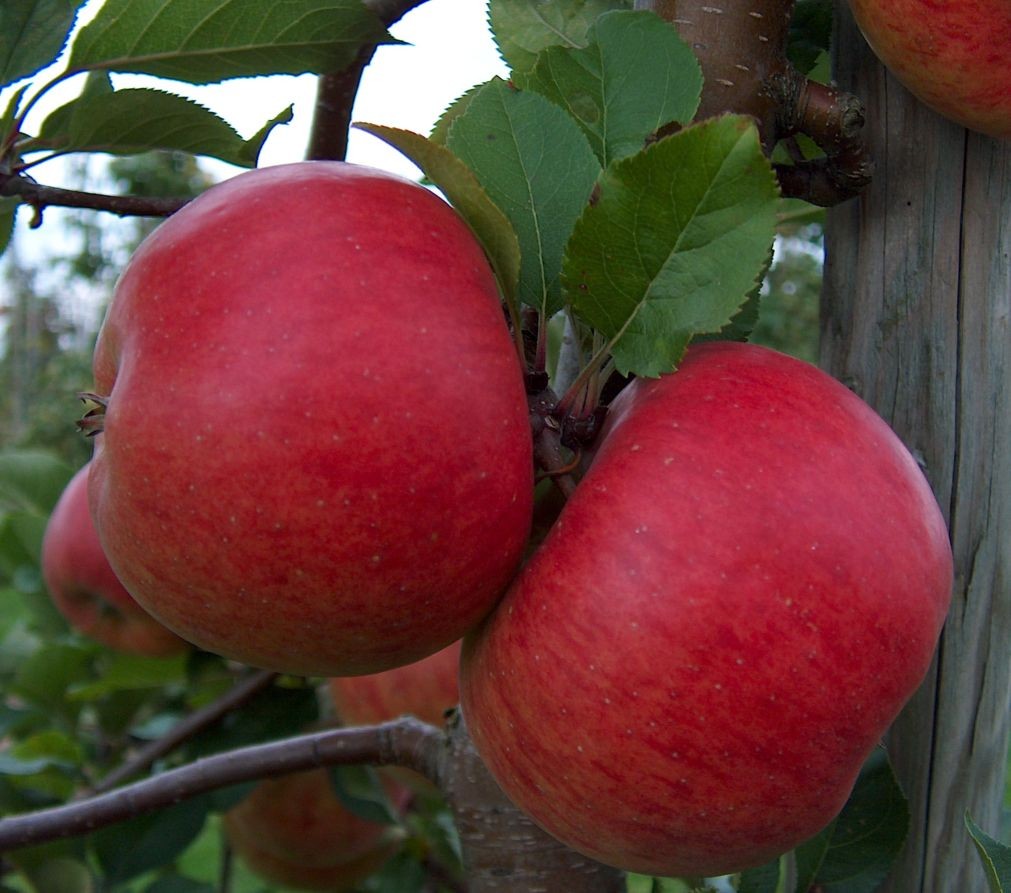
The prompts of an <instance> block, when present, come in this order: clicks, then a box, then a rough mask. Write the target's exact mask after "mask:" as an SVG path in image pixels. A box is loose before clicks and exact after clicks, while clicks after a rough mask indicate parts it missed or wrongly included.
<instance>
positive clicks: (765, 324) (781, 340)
mask: <svg viewBox="0 0 1011 893" xmlns="http://www.w3.org/2000/svg"><path fill="white" fill-rule="evenodd" d="M822 268H823V262H822V255H821V227H819V226H814V227H805V228H802V229H801V230H799V231H798V234H797V235H796V236H792V237H787V238H783V237H780V238H779V239H777V241H776V249H775V256H774V259H773V262H772V266H771V267H770V269H769V272H768V273H767V274H766V277H765V281H764V282H763V284H762V290H761V297H760V300H759V308H758V322H757V323H756V324H755V326H754V329H753V330H752V334H751V337H750V339H749V340H751V341H752V342H754V343H756V344H763V345H765V346H766V347H772V348H775V349H776V350H780V351H782V352H783V353H788V354H791V355H792V356H795V357H798V358H800V359H802V360H807V362H809V363H817V361H818V338H819V329H818V318H819V308H820V303H821V301H820V296H821V283H822Z"/></svg>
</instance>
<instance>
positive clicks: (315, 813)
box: [224, 769, 409, 893]
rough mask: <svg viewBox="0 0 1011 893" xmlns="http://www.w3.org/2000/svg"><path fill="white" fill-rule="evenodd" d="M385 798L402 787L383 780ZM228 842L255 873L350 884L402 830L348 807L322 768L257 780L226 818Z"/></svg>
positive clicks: (373, 866)
mask: <svg viewBox="0 0 1011 893" xmlns="http://www.w3.org/2000/svg"><path fill="white" fill-rule="evenodd" d="M387 787H388V793H389V795H390V799H391V801H392V802H393V803H394V804H395V805H398V806H403V805H404V804H405V803H406V801H407V798H408V796H409V794H408V792H407V791H406V790H405V789H403V788H400V787H399V786H398V785H396V784H395V783H393V782H388V784H387ZM224 828H225V834H226V836H227V837H228V842H229V843H230V844H231V846H232V848H233V849H234V850H235V852H237V853H238V854H239V856H240V857H241V858H242V859H243V861H244V862H245V863H246V864H247V865H248V866H249V867H250V868H251V869H252V870H253V871H254V872H255V873H256V874H258V875H260V877H262V878H265V879H266V880H269V881H272V882H274V883H277V884H283V885H285V886H288V887H294V888H296V889H302V890H326V891H328V893H339V891H343V890H351V889H354V888H355V887H356V885H357V884H359V883H360V882H361V881H363V880H364V879H365V878H367V877H368V876H369V875H370V874H373V873H374V872H375V871H377V870H379V868H381V867H382V865H383V863H384V862H386V860H387V859H389V858H390V856H392V855H393V854H394V853H395V852H396V851H397V849H398V848H399V846H400V841H401V839H402V836H403V835H402V832H401V831H400V829H398V828H396V827H394V826H389V825H381V824H378V823H376V822H370V821H366V820H365V819H362V818H359V817H358V816H356V815H354V813H352V812H350V811H349V810H348V809H347V808H346V807H345V806H344V805H343V804H342V803H341V802H340V800H339V799H338V798H337V796H336V794H334V792H333V790H332V789H331V787H330V780H329V778H328V776H327V771H326V770H325V769H313V770H311V771H309V772H298V773H294V774H292V775H285V776H282V777H280V778H273V779H268V780H266V781H262V782H260V783H259V784H258V785H257V786H256V787H255V788H253V790H252V792H251V793H250V794H249V796H247V797H246V798H245V799H244V800H243V801H242V802H240V803H239V804H238V805H237V806H234V807H232V809H230V810H229V811H228V812H227V813H225V817H224Z"/></svg>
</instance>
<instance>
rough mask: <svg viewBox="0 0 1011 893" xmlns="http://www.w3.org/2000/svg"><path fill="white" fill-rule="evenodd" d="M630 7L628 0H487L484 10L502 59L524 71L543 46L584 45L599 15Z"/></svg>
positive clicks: (530, 65) (531, 64)
mask: <svg viewBox="0 0 1011 893" xmlns="http://www.w3.org/2000/svg"><path fill="white" fill-rule="evenodd" d="M631 6H632V3H631V0H552V2H550V3H546V2H543V0H540V2H534V3H532V2H530V0H491V2H490V3H489V10H488V12H489V20H490V22H491V28H492V32H493V33H494V35H495V43H496V44H498V48H499V52H500V53H501V54H502V58H503V59H505V61H506V62H507V63H508V64H509V66H510V67H511V68H512V69H514V70H515V71H525V70H527V69H529V68H531V67H533V64H534V60H535V59H536V58H537V54H538V53H539V52H540V51H541V50H543V49H545V48H546V47H550V46H564V47H582V46H586V32H587V31H589V29H590V26H592V25H593V23H594V22H595V21H596V20H597V18H598V17H599V16H600V15H602V14H603V13H605V12H607V11H609V10H612V9H630V8H631Z"/></svg>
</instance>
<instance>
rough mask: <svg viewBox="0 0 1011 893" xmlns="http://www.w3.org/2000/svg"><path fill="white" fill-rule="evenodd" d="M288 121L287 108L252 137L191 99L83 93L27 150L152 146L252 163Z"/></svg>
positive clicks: (124, 150)
mask: <svg viewBox="0 0 1011 893" xmlns="http://www.w3.org/2000/svg"><path fill="white" fill-rule="evenodd" d="M288 120H291V108H290V107H289V108H288V109H287V110H286V111H285V112H282V113H281V115H279V116H278V117H277V118H275V119H273V121H272V122H271V123H270V124H269V125H268V126H267V128H265V129H264V130H261V131H260V133H258V134H257V135H256V137H254V138H253V139H252V140H249V141H246V140H244V139H243V138H242V137H241V136H240V135H239V134H238V133H236V131H235V130H234V129H233V128H232V126H231V125H230V124H229V123H228V122H227V121H225V120H223V119H222V118H219V117H218V116H217V115H216V114H214V112H212V111H210V110H209V109H207V108H204V106H202V105H200V104H199V103H197V102H194V101H193V100H192V99H187V98H185V97H183V96H178V95H176V94H174V93H166V92H164V91H161V90H152V89H147V88H137V89H128V90H117V91H115V92H111V93H100V94H91V95H88V94H82V95H81V96H80V97H78V98H77V99H74V100H72V101H71V102H68V103H67V104H66V105H63V106H61V107H60V108H58V109H56V111H54V112H53V113H52V114H51V115H49V117H48V118H46V120H45V121H44V122H43V123H42V127H41V129H40V132H39V136H38V138H37V139H36V140H33V141H32V144H31V149H32V150H33V151H34V150H36V149H41V148H45V149H53V150H56V151H60V152H108V153H110V154H114V155H135V154H139V153H141V152H147V151H150V150H153V149H166V150H175V151H180V152H189V153H191V154H194V155H206V156H208V157H211V158H217V159H220V160H221V161H226V162H228V163H230V164H235V165H238V166H240V167H255V165H256V159H257V156H258V155H259V153H260V148H261V146H262V145H263V141H264V140H265V139H266V138H267V135H268V133H269V132H270V128H271V127H273V126H274V125H276V124H278V123H281V122H282V121H288Z"/></svg>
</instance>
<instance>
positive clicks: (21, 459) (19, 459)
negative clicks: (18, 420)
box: [0, 450, 75, 515]
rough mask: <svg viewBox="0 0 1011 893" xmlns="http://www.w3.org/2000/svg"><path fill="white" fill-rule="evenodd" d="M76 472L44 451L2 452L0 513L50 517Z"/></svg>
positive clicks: (0, 453)
mask: <svg viewBox="0 0 1011 893" xmlns="http://www.w3.org/2000/svg"><path fill="white" fill-rule="evenodd" d="M74 471H75V469H73V468H71V467H70V466H69V465H68V464H67V463H66V462H64V461H63V460H62V459H60V458H58V457H57V456H54V455H53V454H52V453H48V452H45V451H42V450H3V451H0V510H7V511H9V510H11V509H27V510H29V511H32V512H35V513H37V514H39V515H48V514H49V512H50V511H52V508H53V506H54V505H55V504H56V500H57V499H59V498H60V494H61V493H62V492H63V488H64V487H65V486H66V485H67V482H68V481H69V480H70V478H71V477H72V476H73V473H74Z"/></svg>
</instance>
